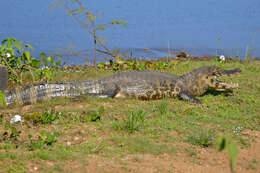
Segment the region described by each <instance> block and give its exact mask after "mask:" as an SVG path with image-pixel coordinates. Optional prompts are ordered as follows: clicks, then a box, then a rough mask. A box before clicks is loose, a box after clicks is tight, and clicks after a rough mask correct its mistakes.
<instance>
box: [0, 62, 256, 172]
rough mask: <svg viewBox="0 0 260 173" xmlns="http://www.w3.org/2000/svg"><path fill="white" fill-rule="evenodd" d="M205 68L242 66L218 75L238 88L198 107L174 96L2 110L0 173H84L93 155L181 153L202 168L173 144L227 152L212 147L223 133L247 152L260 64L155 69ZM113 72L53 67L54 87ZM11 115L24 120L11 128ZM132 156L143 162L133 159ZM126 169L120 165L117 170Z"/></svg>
mask: <svg viewBox="0 0 260 173" xmlns="http://www.w3.org/2000/svg"><path fill="white" fill-rule="evenodd" d="M208 65H217V66H220V67H222V68H223V69H232V68H240V69H241V70H242V74H240V75H239V76H232V77H223V78H224V79H223V80H226V81H231V82H234V83H239V86H240V87H239V89H237V90H234V91H233V92H216V91H214V92H213V91H210V92H208V93H206V94H205V95H204V96H201V98H199V99H200V100H201V101H202V104H194V103H190V102H187V101H183V100H179V99H177V98H165V99H163V100H149V101H141V100H136V99H112V98H105V99H101V98H91V97H87V98H78V99H69V98H67V99H64V98H58V99H55V100H51V101H48V102H43V103H38V104H36V105H32V106H26V107H21V106H16V107H13V108H12V107H11V108H7V109H5V110H1V115H0V172H29V171H32V170H33V169H36V168H37V171H38V172H68V170H70V168H71V167H70V164H71V162H72V161H73V164H76V163H77V164H78V166H74V167H73V166H72V167H73V171H74V172H84V171H85V170H84V167H85V166H87V164H88V161H89V160H88V158H89V157H90V156H93V155H95V156H98V157H101V158H113V159H116V158H122V157H124V156H127V155H134V154H143V153H144V154H151V155H156V156H163V155H164V154H168V155H176V154H178V153H179V152H180V151H183V150H184V151H186V153H187V154H186V155H187V156H189V157H193V158H194V159H196V160H194V162H196V163H200V161H199V160H198V159H199V158H197V157H196V155H197V151H196V149H193V148H189V149H187V147H182V145H177V144H180V143H181V144H187V145H193V146H197V147H210V148H215V147H216V146H217V145H218V146H219V147H220V148H219V150H222V149H224V148H227V150H232V149H229V148H230V146H233V145H234V144H233V143H232V142H228V141H227V140H226V138H222V139H221V141H220V142H222V143H218V142H217V141H218V140H217V139H219V137H220V136H223V135H224V134H226V135H227V136H229V137H230V138H229V140H231V139H232V141H234V142H236V143H237V147H238V148H240V147H245V148H246V147H250V145H251V144H252V143H253V142H254V140H252V138H251V137H250V135H249V134H248V133H246V134H245V133H243V132H244V131H248V130H249V131H250V130H252V131H259V130H260V62H259V61H250V62H239V61H231V62H225V63H220V62H217V61H213V60H212V61H189V60H188V61H173V62H170V63H168V65H167V67H165V68H162V69H161V71H166V72H169V73H173V74H177V75H181V74H184V73H187V72H189V71H191V70H193V69H195V68H198V67H201V66H208ZM122 70H124V69H122ZM115 72H117V71H113V70H112V69H110V68H108V69H105V68H102V69H95V68H82V69H81V68H80V69H77V70H69V69H66V68H65V69H56V70H55V71H54V72H53V81H59V80H79V79H81V80H82V79H93V78H98V77H103V76H107V75H109V74H112V73H115ZM24 75H26V74H24ZM36 78H37V77H36ZM27 80H29V79H27ZM27 82H29V81H27ZM15 114H19V115H21V116H22V117H23V119H24V122H21V123H17V124H9V121H10V119H11V118H12V117H13V116H14V115H15ZM225 140H226V141H225ZM225 142H226V143H225ZM187 145H186V146H187ZM232 152H234V151H230V153H231V154H232ZM178 157H182V155H179V156H178ZM135 158H136V159H135V160H136V162H137V163H139V162H141V160H140V158H139V157H138V156H136V157H135ZM220 159H221V158H220ZM235 160H236V159H235ZM233 161H234V159H233V160H232V163H231V164H232V165H233V164H234V162H233ZM258 162H259V160H252V161H251V162H250V163H249V166H248V167H250V169H255V167H256V166H257V165H258ZM7 163H8V164H7ZM128 169H129V168H128V167H127V165H122V171H126V170H128ZM73 171H71V172H73Z"/></svg>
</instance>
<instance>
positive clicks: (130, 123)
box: [113, 109, 146, 133]
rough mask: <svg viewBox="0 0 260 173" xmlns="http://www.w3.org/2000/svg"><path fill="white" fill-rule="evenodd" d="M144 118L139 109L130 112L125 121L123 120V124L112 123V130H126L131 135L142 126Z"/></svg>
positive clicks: (142, 112) (143, 113)
mask: <svg viewBox="0 0 260 173" xmlns="http://www.w3.org/2000/svg"><path fill="white" fill-rule="evenodd" d="M145 117H146V112H144V111H143V110H141V109H138V110H137V111H131V113H130V114H129V115H128V117H127V119H125V120H123V122H121V123H118V122H114V123H113V128H114V129H115V130H126V131H128V132H129V133H133V132H134V131H138V130H139V129H140V128H141V127H142V126H143V124H144V121H145Z"/></svg>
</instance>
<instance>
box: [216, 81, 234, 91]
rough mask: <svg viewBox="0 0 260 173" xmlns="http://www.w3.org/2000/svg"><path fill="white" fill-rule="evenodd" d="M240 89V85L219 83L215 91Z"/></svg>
mask: <svg viewBox="0 0 260 173" xmlns="http://www.w3.org/2000/svg"><path fill="white" fill-rule="evenodd" d="M236 88H238V83H234V84H233V83H230V84H229V83H225V82H219V81H218V82H217V86H216V88H215V90H217V91H224V90H228V89H236Z"/></svg>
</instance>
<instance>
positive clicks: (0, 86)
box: [0, 65, 8, 91]
mask: <svg viewBox="0 0 260 173" xmlns="http://www.w3.org/2000/svg"><path fill="white" fill-rule="evenodd" d="M7 88H8V72H7V69H6V67H5V66H2V65H0V90H1V91H5V90H6V89H7Z"/></svg>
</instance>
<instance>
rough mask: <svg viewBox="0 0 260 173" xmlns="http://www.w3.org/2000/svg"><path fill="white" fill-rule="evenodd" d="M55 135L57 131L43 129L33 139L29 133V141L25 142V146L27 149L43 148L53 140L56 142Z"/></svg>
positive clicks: (51, 143)
mask: <svg viewBox="0 0 260 173" xmlns="http://www.w3.org/2000/svg"><path fill="white" fill-rule="evenodd" d="M57 136H58V134H57V133H51V132H47V131H45V130H42V131H41V135H40V136H38V138H37V139H33V136H32V135H31V134H29V135H28V138H29V143H28V144H27V148H28V149H29V151H33V150H36V149H44V148H45V147H46V146H51V145H53V144H54V143H55V142H57Z"/></svg>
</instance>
